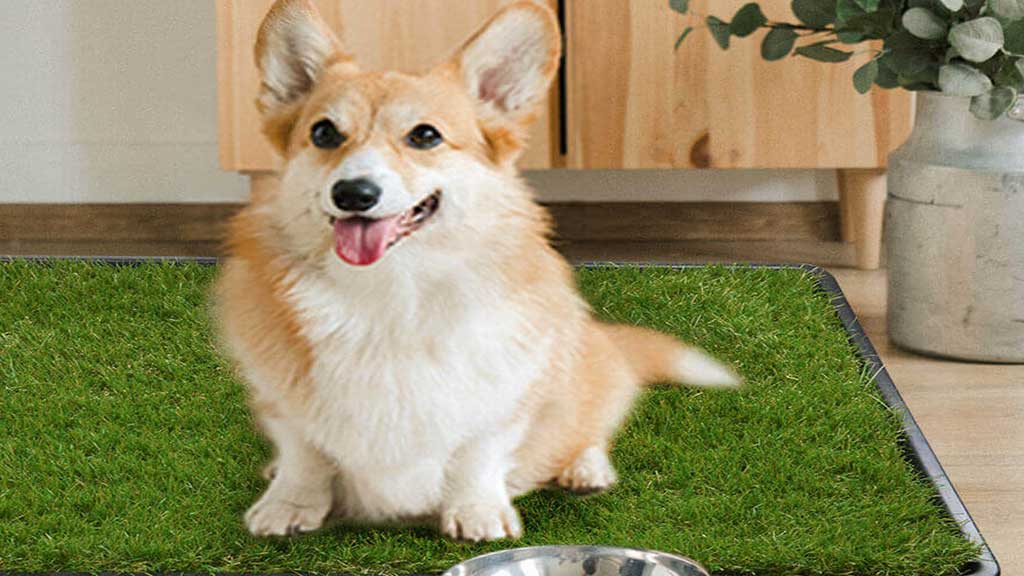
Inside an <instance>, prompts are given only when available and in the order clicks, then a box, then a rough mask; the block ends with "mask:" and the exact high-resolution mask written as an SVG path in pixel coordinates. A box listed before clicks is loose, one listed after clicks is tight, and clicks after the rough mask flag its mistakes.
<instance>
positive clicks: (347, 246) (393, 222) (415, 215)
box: [331, 190, 441, 266]
mask: <svg viewBox="0 0 1024 576" xmlns="http://www.w3.org/2000/svg"><path fill="white" fill-rule="evenodd" d="M440 206H441V191H440V190H438V191H437V192H434V193H433V194H431V195H430V196H427V197H426V198H424V199H423V201H421V202H420V203H419V204H417V205H415V206H413V207H412V208H410V209H408V210H406V211H405V212H403V213H401V214H397V215H395V216H389V217H387V218H364V217H362V216H352V217H350V218H345V219H341V220H339V219H336V218H333V217H332V218H331V224H332V225H333V226H334V251H335V253H337V254H338V257H339V258H341V259H342V260H344V261H345V262H348V263H349V264H352V265H355V266H369V265H370V264H373V263H374V262H376V261H378V260H380V259H381V258H382V257H383V256H384V253H385V252H386V251H387V249H388V248H391V247H392V246H394V245H395V244H397V243H398V241H399V240H401V239H402V238H405V237H406V236H408V235H410V234H412V233H413V232H415V231H417V230H419V229H420V228H421V227H423V225H424V224H426V222H427V221H428V220H430V217H431V216H433V215H434V214H435V213H436V212H437V209H438V208H439V207H440Z"/></svg>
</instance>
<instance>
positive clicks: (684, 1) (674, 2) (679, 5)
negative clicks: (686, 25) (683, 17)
mask: <svg viewBox="0 0 1024 576" xmlns="http://www.w3.org/2000/svg"><path fill="white" fill-rule="evenodd" d="M668 7H669V8H671V9H673V10H675V11H676V12H679V13H680V14H686V13H687V12H688V11H689V10H690V0H668Z"/></svg>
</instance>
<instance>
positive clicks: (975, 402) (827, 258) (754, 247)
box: [0, 240, 1024, 576]
mask: <svg viewBox="0 0 1024 576" xmlns="http://www.w3.org/2000/svg"><path fill="white" fill-rule="evenodd" d="M560 249H561V250H562V251H563V252H564V253H565V254H566V255H567V256H568V257H569V258H570V259H572V260H574V261H577V262H579V261H595V260H596V261H611V260H616V261H642V262H723V261H724V262H780V263H781V262H811V263H815V264H820V265H823V266H825V267H826V268H827V269H829V270H830V271H831V272H832V273H833V274H834V275H835V276H836V278H837V279H838V280H839V283H840V285H841V286H842V288H843V291H844V292H845V293H846V296H847V298H848V299H849V300H850V302H851V304H852V305H853V308H854V310H855V311H856V312H857V315H858V317H859V318H860V320H861V323H862V324H863V326H864V328H865V329H866V330H867V333H868V335H869V337H870V338H871V341H872V342H873V343H874V345H875V347H876V348H877V349H878V351H879V353H880V354H881V356H882V359H883V361H884V362H885V365H886V367H887V368H888V370H889V372H890V374H891V375H892V378H893V380H894V381H895V382H896V385H897V387H898V388H899V390H900V392H901V393H902V395H903V397H904V399H905V400H906V402H907V404H908V405H909V407H910V410H911V411H912V412H913V414H914V417H915V418H916V419H917V421H918V423H919V424H920V426H921V428H922V429H923V430H924V433H925V435H926V436H927V438H928V440H929V441H930V443H931V445H932V448H933V449H934V450H935V452H936V454H938V456H939V460H940V461H941V462H942V464H943V466H944V467H945V469H946V472H947V473H948V474H949V476H950V478H951V479H952V481H953V484H954V486H955V487H956V488H957V490H958V491H959V492H960V495H961V497H962V498H963V500H964V502H965V503H966V504H967V508H968V510H970V512H971V514H972V515H973V516H974V519H975V521H976V522H977V524H978V526H979V528H980V529H981V532H982V534H983V535H984V536H985V538H986V539H987V540H988V542H989V545H990V546H991V547H992V549H993V551H994V552H995V555H996V557H997V558H998V559H999V562H1000V564H1001V565H1002V573H1003V574H1007V575H1011V576H1017V575H1020V574H1024V366H1001V365H988V364H977V363H966V362H953V361H948V360H940V359H935V358H926V357H923V356H919V355H917V354H913V353H909V352H906V351H903V350H900V349H899V348H896V347H894V346H892V345H891V344H890V343H889V340H888V338H887V337H886V334H885V272H884V270H883V271H861V270H855V269H852V268H851V267H850V266H851V265H852V262H853V252H852V249H851V247H850V246H848V245H844V244H839V243H830V242H812V241H786V242H779V241H774V242H758V241H746V242H722V241H716V242H713V241H688V242H649V243H622V242H617V243H609V242H592V243H568V244H563V245H561V246H560ZM216 251H217V248H216V245H214V244H193V245H174V244H167V243H159V244H145V243H141V244H140V243H135V244H126V243H115V242H111V243H75V244H68V243H40V242H28V243H26V242H18V243H15V242H10V241H8V242H4V241H2V240H0V254H3V253H7V254H83V255H85V254H87V255H97V254H106V255H136V256H138V255H193V256H195V255H215V253H216Z"/></svg>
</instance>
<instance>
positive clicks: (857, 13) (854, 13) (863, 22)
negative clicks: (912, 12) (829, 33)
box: [835, 0, 899, 38]
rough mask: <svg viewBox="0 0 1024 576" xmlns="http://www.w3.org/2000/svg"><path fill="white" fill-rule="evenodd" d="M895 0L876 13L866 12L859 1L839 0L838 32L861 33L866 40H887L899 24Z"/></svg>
mask: <svg viewBox="0 0 1024 576" xmlns="http://www.w3.org/2000/svg"><path fill="white" fill-rule="evenodd" d="M894 10H895V8H894V4H893V0H888V1H887V2H886V4H884V5H882V7H881V8H880V9H878V10H876V11H874V12H866V11H865V10H864V8H863V7H861V6H860V4H858V3H857V0H838V2H837V4H836V24H835V27H836V30H837V31H838V32H859V33H860V34H861V35H863V36H864V38H886V37H888V36H889V35H890V34H892V32H893V29H894V25H895V24H897V23H898V22H899V18H897V17H896V15H895V11H894Z"/></svg>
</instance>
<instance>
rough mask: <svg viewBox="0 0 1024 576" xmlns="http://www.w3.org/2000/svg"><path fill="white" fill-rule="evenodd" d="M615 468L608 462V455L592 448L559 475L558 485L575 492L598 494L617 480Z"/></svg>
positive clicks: (582, 453) (599, 449)
mask: <svg viewBox="0 0 1024 576" xmlns="http://www.w3.org/2000/svg"><path fill="white" fill-rule="evenodd" d="M617 479H618V478H617V476H616V474H615V468H614V467H613V466H612V463H611V461H610V460H608V454H607V453H605V451H604V450H602V449H601V448H598V447H596V446H591V447H590V448H587V449H586V450H584V451H583V452H580V455H579V456H577V457H576V460H574V461H573V463H572V464H570V465H569V467H568V468H566V469H565V470H562V473H561V474H559V475H558V485H559V486H561V487H562V488H566V489H568V490H572V491H573V492H597V491H600V490H606V489H608V488H610V487H611V485H612V484H615V481H616V480H617Z"/></svg>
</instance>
